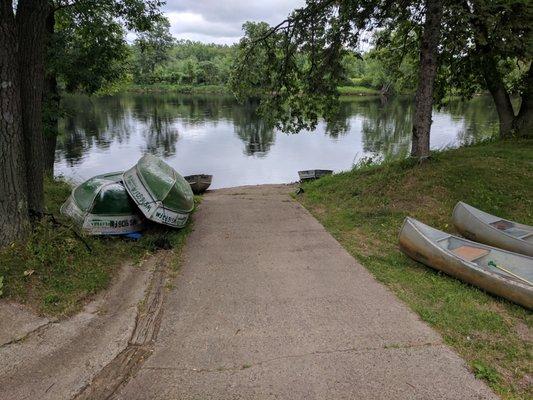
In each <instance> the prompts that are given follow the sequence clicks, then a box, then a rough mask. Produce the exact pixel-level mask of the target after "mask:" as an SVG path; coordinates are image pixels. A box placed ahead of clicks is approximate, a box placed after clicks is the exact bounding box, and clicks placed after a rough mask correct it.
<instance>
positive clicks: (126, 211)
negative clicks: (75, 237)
mask: <svg viewBox="0 0 533 400" xmlns="http://www.w3.org/2000/svg"><path fill="white" fill-rule="evenodd" d="M60 212H61V214H63V215H67V216H69V217H70V218H72V219H73V220H74V221H75V222H76V223H77V224H78V225H79V226H80V227H81V229H82V230H83V232H85V233H87V234H89V235H126V234H130V233H134V232H138V231H140V230H142V229H143V228H144V218H143V216H142V215H141V214H140V213H139V210H138V209H137V207H136V205H135V203H134V202H133V200H132V199H130V197H129V196H128V193H127V192H126V189H125V188H124V185H123V184H122V171H121V172H112V173H109V174H103V175H97V176H94V177H92V178H91V179H89V180H87V181H85V182H83V183H82V184H81V185H79V186H76V187H75V188H74V189H73V190H72V193H71V195H70V196H69V198H68V199H67V201H65V203H64V204H63V205H62V206H61V210H60Z"/></svg>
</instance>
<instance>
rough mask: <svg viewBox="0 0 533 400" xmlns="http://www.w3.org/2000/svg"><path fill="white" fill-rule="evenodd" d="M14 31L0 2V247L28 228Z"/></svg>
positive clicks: (7, 8) (10, 13)
mask: <svg viewBox="0 0 533 400" xmlns="http://www.w3.org/2000/svg"><path fill="white" fill-rule="evenodd" d="M18 71H19V66H18V63H17V30H16V25H15V17H14V15H13V8H12V3H11V1H4V0H2V2H1V4H0V246H3V245H6V244H8V243H11V242H13V241H14V240H17V239H20V238H22V237H24V235H25V234H26V233H27V232H28V229H29V221H28V206H27V199H26V175H25V171H24V166H25V163H24V148H23V137H22V121H21V102H20V80H19V73H18Z"/></svg>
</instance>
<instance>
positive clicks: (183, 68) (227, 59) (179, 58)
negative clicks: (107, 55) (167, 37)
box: [131, 40, 234, 86]
mask: <svg viewBox="0 0 533 400" xmlns="http://www.w3.org/2000/svg"><path fill="white" fill-rule="evenodd" d="M141 44H142V43H139V42H137V41H136V42H135V44H134V45H133V46H132V51H133V54H134V57H133V59H132V61H131V63H132V65H133V67H132V70H133V75H134V83H135V84H137V85H180V86H184V85H194V86H204V85H225V84H226V83H227V81H228V77H229V75H230V70H231V64H232V60H233V53H234V48H233V47H230V46H223V45H216V44H204V43H200V42H192V41H190V40H180V41H178V42H176V43H173V44H172V45H169V46H165V48H164V49H163V48H162V47H161V48H160V50H161V54H160V57H159V58H158V60H157V61H156V60H155V59H153V58H151V56H150V53H146V52H145V53H144V54H143V53H142V48H141ZM145 65H150V66H151V67H150V68H151V69H150V68H147V67H143V66H145Z"/></svg>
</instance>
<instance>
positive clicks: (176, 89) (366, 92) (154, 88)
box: [116, 83, 380, 96]
mask: <svg viewBox="0 0 533 400" xmlns="http://www.w3.org/2000/svg"><path fill="white" fill-rule="evenodd" d="M116 90H117V92H118V93H124V92H126V93H140V94H142V93H171V92H172V93H181V94H221V95H226V94H227V95H230V94H231V90H230V88H229V87H227V86H226V85H185V84H167V83H153V84H135V83H131V84H127V85H124V86H123V87H120V88H118V89H116ZM338 90H339V94H340V95H341V96H379V95H380V91H379V90H376V89H372V88H369V87H365V86H339V87H338Z"/></svg>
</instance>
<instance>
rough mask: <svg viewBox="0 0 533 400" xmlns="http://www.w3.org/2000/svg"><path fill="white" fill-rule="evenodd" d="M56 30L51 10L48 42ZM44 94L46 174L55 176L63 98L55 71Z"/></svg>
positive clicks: (51, 10) (48, 80)
mask: <svg viewBox="0 0 533 400" xmlns="http://www.w3.org/2000/svg"><path fill="white" fill-rule="evenodd" d="M54 28H55V11H54V10H53V9H50V11H49V12H48V17H47V19H46V32H47V34H48V41H50V40H52V37H53V35H54ZM44 90H45V93H44V106H45V113H44V114H45V115H44V125H45V129H44V172H45V174H46V175H48V176H54V162H55V151H56V144H57V135H58V116H59V103H60V100H61V96H60V95H59V90H58V88H57V77H56V74H55V71H53V70H48V71H46V82H45V88H44Z"/></svg>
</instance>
